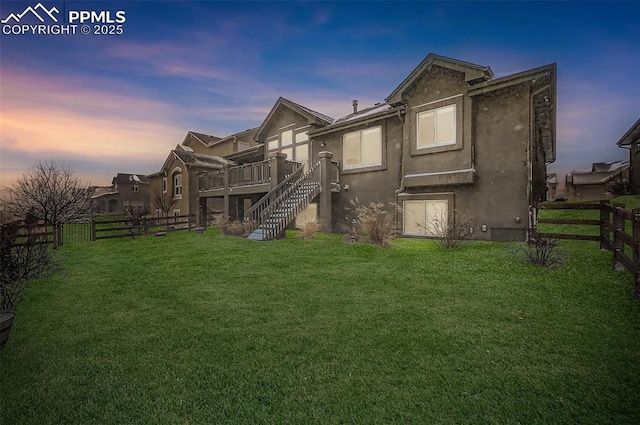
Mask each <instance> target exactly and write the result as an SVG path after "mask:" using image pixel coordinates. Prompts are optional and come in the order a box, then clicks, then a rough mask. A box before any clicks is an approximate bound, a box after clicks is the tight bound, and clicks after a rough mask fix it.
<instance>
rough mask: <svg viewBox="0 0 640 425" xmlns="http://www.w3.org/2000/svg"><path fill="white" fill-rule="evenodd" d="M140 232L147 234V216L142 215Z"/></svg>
mask: <svg viewBox="0 0 640 425" xmlns="http://www.w3.org/2000/svg"><path fill="white" fill-rule="evenodd" d="M142 234H143V235H144V236H147V217H142Z"/></svg>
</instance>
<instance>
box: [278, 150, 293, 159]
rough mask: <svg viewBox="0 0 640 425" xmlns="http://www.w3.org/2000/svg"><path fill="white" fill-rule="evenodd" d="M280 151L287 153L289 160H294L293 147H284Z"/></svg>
mask: <svg viewBox="0 0 640 425" xmlns="http://www.w3.org/2000/svg"><path fill="white" fill-rule="evenodd" d="M280 152H282V153H283V154H285V155H287V161H293V148H286V149H282V150H281V151H280Z"/></svg>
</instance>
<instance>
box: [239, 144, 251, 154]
mask: <svg viewBox="0 0 640 425" xmlns="http://www.w3.org/2000/svg"><path fill="white" fill-rule="evenodd" d="M250 147H251V143H249V142H238V152H240V151H243V150H245V149H249V148H250Z"/></svg>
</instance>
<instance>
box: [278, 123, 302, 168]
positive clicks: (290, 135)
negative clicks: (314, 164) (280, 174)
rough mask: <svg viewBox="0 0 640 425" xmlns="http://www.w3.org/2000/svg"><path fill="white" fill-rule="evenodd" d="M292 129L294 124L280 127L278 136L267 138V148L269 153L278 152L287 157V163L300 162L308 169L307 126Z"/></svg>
mask: <svg viewBox="0 0 640 425" xmlns="http://www.w3.org/2000/svg"><path fill="white" fill-rule="evenodd" d="M294 127H295V125H294V124H291V125H288V126H286V127H282V128H281V129H280V130H281V132H280V134H279V135H277V136H271V137H268V138H267V148H268V149H269V151H270V152H274V151H280V152H282V153H283V154H285V155H287V161H296V162H302V163H303V164H305V166H306V167H307V168H308V162H309V154H310V152H309V134H308V133H309V126H308V125H307V126H304V127H300V128H294Z"/></svg>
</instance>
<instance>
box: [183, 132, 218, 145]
mask: <svg viewBox="0 0 640 425" xmlns="http://www.w3.org/2000/svg"><path fill="white" fill-rule="evenodd" d="M189 134H191V135H192V136H194V137H195V138H196V139H198V140H199V141H200V142H202V144H203V145H205V146H210V145H212V144H213V143H215V142H217V141H219V140H221V138H220V137H217V136H211V135H209V134H204V133H196V132H195V131H189V132H188V133H187V136H188V135H189ZM185 142H186V139H185Z"/></svg>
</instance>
